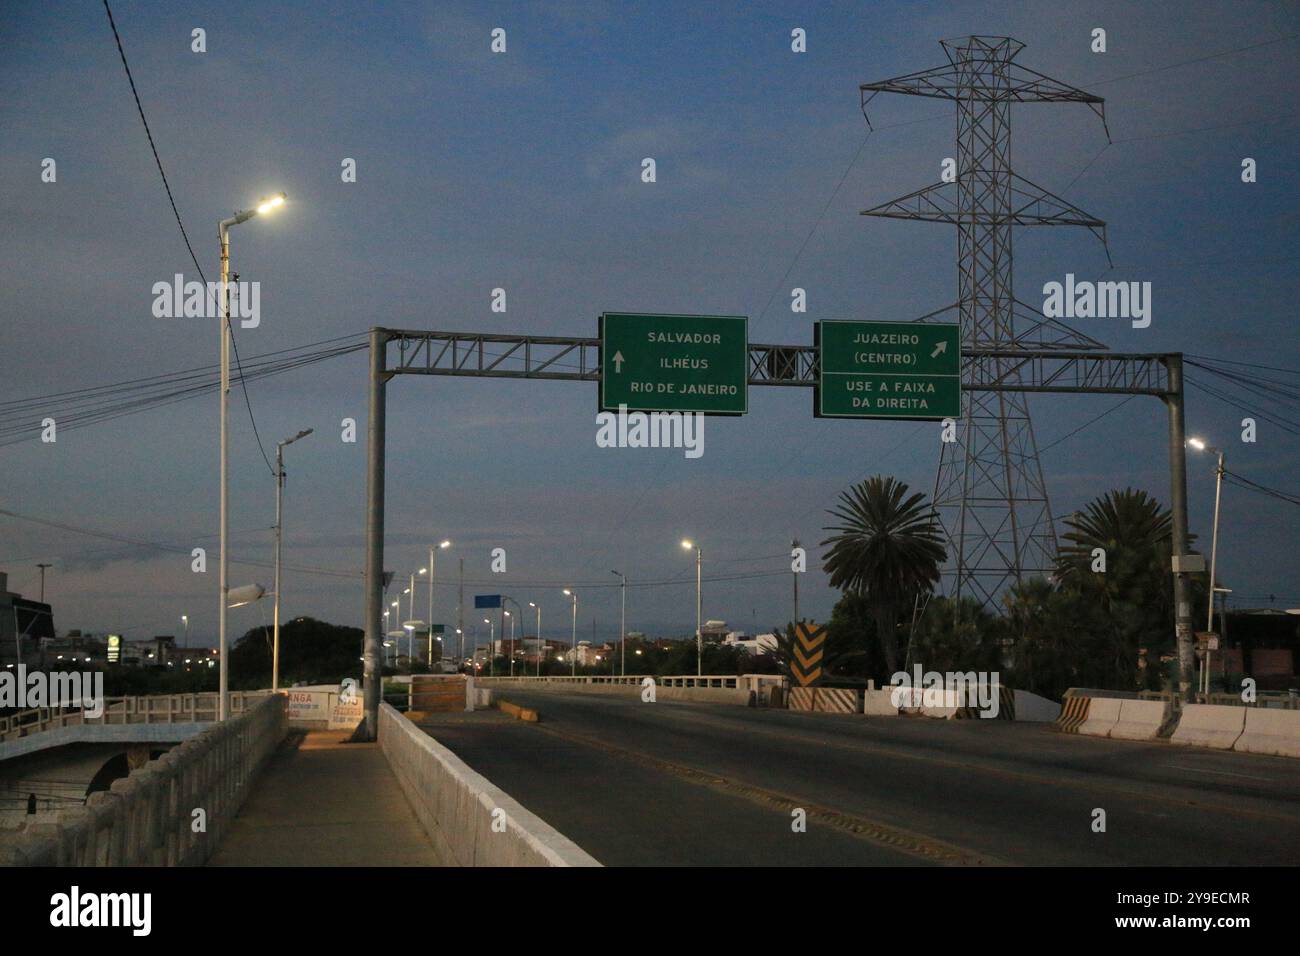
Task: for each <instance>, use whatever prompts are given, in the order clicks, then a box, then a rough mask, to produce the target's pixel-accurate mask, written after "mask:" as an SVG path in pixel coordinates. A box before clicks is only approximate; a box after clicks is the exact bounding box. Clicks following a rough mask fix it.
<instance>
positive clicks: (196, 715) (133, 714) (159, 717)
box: [0, 690, 270, 743]
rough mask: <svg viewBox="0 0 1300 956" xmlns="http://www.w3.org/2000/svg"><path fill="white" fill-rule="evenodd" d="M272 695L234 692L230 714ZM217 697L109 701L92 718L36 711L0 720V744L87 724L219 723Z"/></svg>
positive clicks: (74, 710)
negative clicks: (42, 732)
mask: <svg viewBox="0 0 1300 956" xmlns="http://www.w3.org/2000/svg"><path fill="white" fill-rule="evenodd" d="M269 693H270V691H266V690H256V691H232V692H231V693H230V713H231V715H232V716H234V715H238V714H242V713H244V712H245V711H247V710H248V709H249V708H250V707H252V706H253V704H255V703H256V702H257V701H258V700H261V699H262V698H263V697H265V696H266V695H267V694H269ZM217 696H218V695H217V694H215V693H206V694H161V695H156V696H149V695H144V694H142V695H138V696H134V697H105V698H104V700H103V705H104V711H103V713H102V714H100V715H99V716H98V717H91V716H90V715H89V714H87V713H86V712H85V709H84V708H83V707H81V706H80V705H77V706H68V707H35V708H32V709H31V710H20V711H19V712H18V713H16V714H11V715H9V716H8V717H0V743H3V742H5V741H7V740H17V739H19V738H21V737H26V736H29V735H31V734H35V733H40V732H41V731H45V730H57V729H58V728H60V727H79V726H82V725H84V724H89V725H103V724H189V723H208V722H211V721H215V720H216V719H217Z"/></svg>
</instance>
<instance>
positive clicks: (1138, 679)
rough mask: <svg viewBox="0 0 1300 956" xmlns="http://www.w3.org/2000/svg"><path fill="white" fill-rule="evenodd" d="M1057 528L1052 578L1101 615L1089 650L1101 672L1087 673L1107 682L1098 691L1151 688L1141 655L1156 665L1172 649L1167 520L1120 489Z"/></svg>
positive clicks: (1158, 508)
mask: <svg viewBox="0 0 1300 956" xmlns="http://www.w3.org/2000/svg"><path fill="white" fill-rule="evenodd" d="M1065 523H1066V526H1067V527H1068V528H1069V531H1067V532H1066V533H1065V535H1064V536H1063V537H1064V540H1065V541H1066V542H1067V543H1066V544H1064V545H1063V546H1062V547H1061V551H1060V555H1059V557H1058V559H1057V578H1058V580H1059V581H1060V583H1061V587H1062V590H1065V591H1071V592H1074V593H1075V594H1077V595H1078V596H1079V598H1081V599H1082V600H1083V601H1084V602H1085V605H1086V604H1087V603H1091V604H1092V605H1093V606H1094V607H1095V608H1096V609H1098V610H1100V611H1101V612H1102V613H1101V614H1100V615H1098V618H1099V622H1100V623H1099V625H1098V630H1097V631H1096V633H1095V634H1094V637H1095V638H1097V639H1096V640H1094V641H1093V642H1092V645H1093V646H1092V648H1091V650H1092V653H1093V654H1094V660H1097V661H1098V662H1100V663H1103V664H1104V666H1103V668H1102V669H1101V671H1100V672H1099V673H1098V672H1097V671H1096V670H1095V669H1092V670H1093V673H1094V674H1095V675H1096V678H1099V679H1102V680H1105V681H1106V682H1107V683H1106V684H1103V685H1102V686H1113V687H1118V688H1122V689H1125V690H1130V689H1133V688H1135V687H1137V686H1139V685H1143V684H1145V685H1148V686H1150V685H1153V684H1156V683H1157V682H1158V681H1159V680H1160V670H1159V668H1158V667H1145V668H1142V667H1140V666H1139V659H1140V655H1141V654H1142V653H1143V652H1145V654H1146V659H1147V660H1148V661H1151V662H1156V661H1158V660H1159V659H1160V657H1161V656H1162V654H1163V653H1164V652H1165V651H1167V650H1169V649H1171V646H1172V643H1173V637H1172V629H1171V628H1170V624H1169V622H1170V621H1172V620H1173V617H1174V588H1173V575H1172V574H1171V573H1170V557H1171V555H1172V554H1173V517H1172V515H1171V514H1170V512H1169V511H1168V510H1167V509H1165V508H1164V506H1163V505H1161V504H1160V502H1159V501H1157V500H1156V499H1155V498H1153V497H1151V496H1150V495H1148V494H1147V493H1146V492H1145V491H1141V490H1138V489H1134V488H1125V489H1124V490H1123V491H1108V492H1107V493H1106V494H1104V495H1102V496H1101V497H1100V498H1098V499H1096V500H1095V501H1092V502H1090V503H1089V504H1088V506H1087V507H1086V508H1085V509H1084V510H1083V511H1082V512H1078V513H1076V514H1074V515H1073V516H1071V517H1070V518H1067V519H1066V522H1065ZM1103 562H1104V563H1103ZM1103 568H1104V570H1103ZM1083 610H1084V613H1089V612H1090V611H1091V610H1092V609H1091V608H1087V607H1084V608H1083ZM1093 686H1096V685H1093Z"/></svg>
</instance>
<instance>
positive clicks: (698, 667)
mask: <svg viewBox="0 0 1300 956" xmlns="http://www.w3.org/2000/svg"><path fill="white" fill-rule="evenodd" d="M682 547H683V548H685V549H686V550H688V551H689V550H690V549H691V548H694V549H695V676H696V677H699V676H701V675H702V674H703V673H704V637H703V633H704V631H703V627H702V626H701V625H702V622H701V620H700V612H701V610H702V608H703V607H704V603H703V600H702V596H701V590H700V584H701V583H702V579H701V577H700V567H701V565H702V563H703V559H702V558H701V556H700V549H699V546H698V545H695V544H692V543H691V542H690V541H683V542H682Z"/></svg>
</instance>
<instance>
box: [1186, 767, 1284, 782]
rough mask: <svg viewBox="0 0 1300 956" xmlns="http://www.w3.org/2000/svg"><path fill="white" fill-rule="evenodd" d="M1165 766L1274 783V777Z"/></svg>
mask: <svg viewBox="0 0 1300 956" xmlns="http://www.w3.org/2000/svg"><path fill="white" fill-rule="evenodd" d="M1164 766H1166V767H1168V768H1169V769H1170V770H1189V771H1191V772H1192V773H1213V774H1218V775H1219V776H1220V777H1241V778H1242V779H1243V780H1263V781H1264V782H1265V783H1272V782H1273V778H1272V777H1254V776H1251V775H1250V774H1248V773H1229V772H1228V771H1226V770H1201V769H1200V768H1199V767H1184V766H1182V765H1181V764H1176V763H1167V764H1165V765H1164Z"/></svg>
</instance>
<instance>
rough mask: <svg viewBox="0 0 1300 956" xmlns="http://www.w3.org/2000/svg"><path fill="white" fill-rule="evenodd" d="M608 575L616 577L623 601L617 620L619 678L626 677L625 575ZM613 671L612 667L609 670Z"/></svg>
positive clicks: (620, 573) (617, 572) (612, 572)
mask: <svg viewBox="0 0 1300 956" xmlns="http://www.w3.org/2000/svg"><path fill="white" fill-rule="evenodd" d="M609 573H610V574H613V575H617V577H618V582H619V583H618V590H619V593H620V596H621V597H622V599H623V606H622V610H621V611H620V613H619V618H618V659H619V664H618V669H619V672H620V673H619V676H621V677H626V676H627V575H625V574H623V573H622V572H621V571H610V572H609ZM610 670H613V667H611V668H610Z"/></svg>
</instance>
